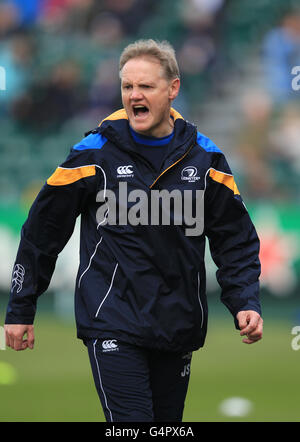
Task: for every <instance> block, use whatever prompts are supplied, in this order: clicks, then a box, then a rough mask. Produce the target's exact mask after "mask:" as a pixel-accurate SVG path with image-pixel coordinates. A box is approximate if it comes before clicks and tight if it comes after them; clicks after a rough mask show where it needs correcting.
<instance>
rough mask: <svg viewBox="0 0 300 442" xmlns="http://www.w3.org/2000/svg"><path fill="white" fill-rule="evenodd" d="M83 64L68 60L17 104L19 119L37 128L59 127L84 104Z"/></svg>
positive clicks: (46, 129) (17, 117)
mask: <svg viewBox="0 0 300 442" xmlns="http://www.w3.org/2000/svg"><path fill="white" fill-rule="evenodd" d="M80 80H81V70H80V66H78V64H77V63H75V62H74V61H72V60H66V61H64V62H62V63H60V64H58V65H57V66H55V67H54V68H53V69H52V71H51V72H50V74H49V77H48V78H47V79H45V80H44V81H41V82H39V83H35V84H34V85H33V86H32V88H31V89H30V90H29V91H28V92H27V93H26V94H24V95H23V96H22V97H20V98H19V100H17V101H16V102H15V104H14V108H13V112H14V117H15V119H16V120H17V121H18V122H19V123H21V124H23V125H24V124H25V125H26V127H27V128H28V127H31V128H32V129H33V130H45V131H49V130H56V129H57V128H60V127H61V126H62V125H63V124H64V123H65V121H66V120H68V119H69V118H72V117H73V116H74V115H75V114H76V113H80V112H81V111H82V109H83V107H84V93H83V86H82V83H81V81H80Z"/></svg>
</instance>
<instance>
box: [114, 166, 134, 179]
mask: <svg viewBox="0 0 300 442" xmlns="http://www.w3.org/2000/svg"><path fill="white" fill-rule="evenodd" d="M132 167H133V166H131V165H129V166H119V167H118V168H117V172H118V177H119V176H124V175H125V176H128V175H130V176H132V175H133V170H132Z"/></svg>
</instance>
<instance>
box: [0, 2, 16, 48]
mask: <svg viewBox="0 0 300 442" xmlns="http://www.w3.org/2000/svg"><path fill="white" fill-rule="evenodd" d="M19 24H20V12H19V10H18V8H17V6H16V5H14V4H13V3H9V2H5V3H0V41H1V39H3V38H4V37H6V36H8V35H10V34H11V33H12V32H14V31H15V30H16V29H18V27H19Z"/></svg>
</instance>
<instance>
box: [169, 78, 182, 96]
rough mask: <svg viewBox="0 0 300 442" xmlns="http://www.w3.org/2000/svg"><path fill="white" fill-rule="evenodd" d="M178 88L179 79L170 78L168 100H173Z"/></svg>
mask: <svg viewBox="0 0 300 442" xmlns="http://www.w3.org/2000/svg"><path fill="white" fill-rule="evenodd" d="M179 89H180V79H179V78H174V79H173V80H171V82H170V86H169V99H170V100H172V101H173V100H175V98H176V97H177V95H178V93H179Z"/></svg>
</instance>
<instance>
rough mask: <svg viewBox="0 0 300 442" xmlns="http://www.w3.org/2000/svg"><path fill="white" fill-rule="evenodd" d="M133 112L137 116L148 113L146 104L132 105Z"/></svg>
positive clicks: (144, 115) (142, 116) (140, 116)
mask: <svg viewBox="0 0 300 442" xmlns="http://www.w3.org/2000/svg"><path fill="white" fill-rule="evenodd" d="M133 113H134V116H135V117H137V118H144V117H146V116H147V115H148V113H149V109H148V108H147V107H146V106H143V105H140V104H138V105H135V106H133Z"/></svg>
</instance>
